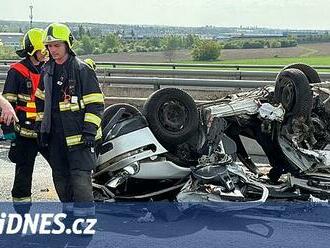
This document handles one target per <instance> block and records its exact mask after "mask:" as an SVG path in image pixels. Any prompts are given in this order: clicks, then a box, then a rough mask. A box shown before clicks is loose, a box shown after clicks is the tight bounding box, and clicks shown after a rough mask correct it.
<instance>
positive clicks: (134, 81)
mask: <svg viewBox="0 0 330 248" xmlns="http://www.w3.org/2000/svg"><path fill="white" fill-rule="evenodd" d="M5 78H6V73H0V80H5ZM98 80H99V82H100V83H106V84H117V85H127V84H129V85H149V86H153V87H154V89H159V88H160V86H193V87H220V88H255V87H262V86H265V85H271V84H274V83H275V82H273V81H262V80H225V79H195V78H191V79H190V78H189V79H188V78H158V77H114V76H98Z"/></svg>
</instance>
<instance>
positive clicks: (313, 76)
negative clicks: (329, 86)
mask: <svg viewBox="0 0 330 248" xmlns="http://www.w3.org/2000/svg"><path fill="white" fill-rule="evenodd" d="M286 69H298V70H300V71H302V72H303V73H304V74H305V76H306V77H307V79H308V82H309V83H310V84H312V83H320V82H321V79H320V76H319V74H318V73H317V71H316V70H315V69H314V68H312V67H311V66H309V65H306V64H300V63H297V64H291V65H288V66H286V67H284V69H283V70H286Z"/></svg>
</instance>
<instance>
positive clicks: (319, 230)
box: [0, 202, 330, 248]
mask: <svg viewBox="0 0 330 248" xmlns="http://www.w3.org/2000/svg"><path fill="white" fill-rule="evenodd" d="M21 210H22V212H20V214H17V208H15V209H14V208H13V206H12V203H8V202H7V203H0V247H6V248H8V247H34V248H36V247H137V248H138V247H166V248H168V247H170V248H175V247H180V248H181V247H235V248H236V247H254V248H255V247H315V248H316V247H329V244H330V235H329V234H330V211H329V210H330V209H329V206H328V205H327V204H326V203H323V204H312V203H304V204H302V203H267V204H263V205H255V206H253V205H246V204H242V203H231V204H229V203H226V204H225V203H222V204H221V203H217V204H203V205H201V204H193V203H189V204H179V203H162V202H160V203H97V204H95V210H96V211H95V216H88V217H84V218H81V217H72V216H71V217H69V215H67V214H66V213H63V212H62V211H63V209H62V205H61V204H60V203H33V204H32V206H29V208H28V210H27V211H29V213H24V207H22V209H21ZM27 211H26V212H27ZM64 217H65V218H64ZM77 220H78V222H77ZM87 229H88V231H86V230H87ZM84 231H86V233H84Z"/></svg>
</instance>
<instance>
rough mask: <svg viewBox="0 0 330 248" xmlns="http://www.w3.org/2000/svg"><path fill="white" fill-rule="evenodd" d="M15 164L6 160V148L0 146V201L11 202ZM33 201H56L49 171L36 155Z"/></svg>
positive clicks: (42, 159)
mask: <svg viewBox="0 0 330 248" xmlns="http://www.w3.org/2000/svg"><path fill="white" fill-rule="evenodd" d="M14 175H15V164H13V163H11V162H10V161H9V159H8V148H7V146H4V145H3V143H1V146H0V183H1V187H0V201H11V188H12V185H13V182H14ZM32 198H33V201H54V200H58V198H57V194H56V192H55V189H54V185H53V181H52V176H51V169H50V167H49V165H48V163H47V162H46V161H45V160H44V158H43V157H42V156H40V155H38V157H37V159H36V164H35V167H34V173H33V182H32Z"/></svg>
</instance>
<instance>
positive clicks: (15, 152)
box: [9, 134, 48, 213]
mask: <svg viewBox="0 0 330 248" xmlns="http://www.w3.org/2000/svg"><path fill="white" fill-rule="evenodd" d="M38 152H40V153H41V154H42V155H43V157H44V158H45V159H46V160H48V151H47V150H44V149H40V148H39V146H38V144H37V140H36V139H33V138H25V137H22V136H20V135H18V134H16V140H15V146H11V148H10V151H9V157H10V159H11V161H12V162H14V163H16V167H15V179H14V184H13V188H12V192H11V193H12V197H13V202H14V207H15V209H16V211H17V212H18V213H23V212H28V211H29V208H30V205H31V188H32V174H33V167H34V163H35V159H36V156H37V154H38Z"/></svg>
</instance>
